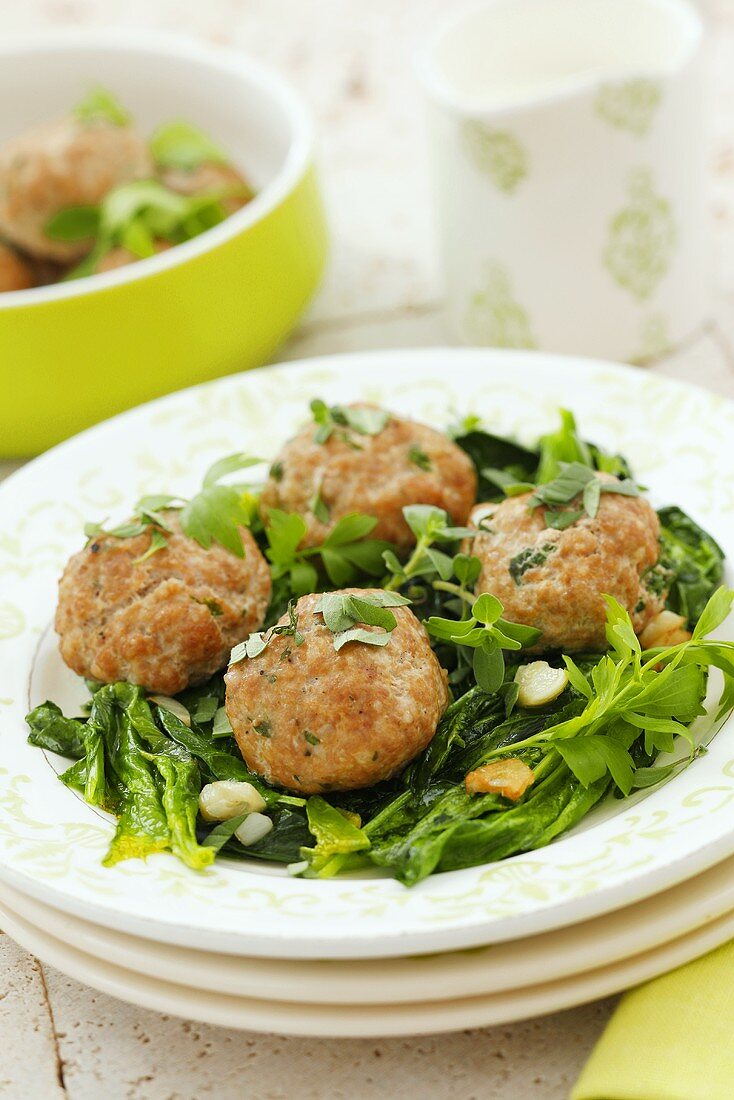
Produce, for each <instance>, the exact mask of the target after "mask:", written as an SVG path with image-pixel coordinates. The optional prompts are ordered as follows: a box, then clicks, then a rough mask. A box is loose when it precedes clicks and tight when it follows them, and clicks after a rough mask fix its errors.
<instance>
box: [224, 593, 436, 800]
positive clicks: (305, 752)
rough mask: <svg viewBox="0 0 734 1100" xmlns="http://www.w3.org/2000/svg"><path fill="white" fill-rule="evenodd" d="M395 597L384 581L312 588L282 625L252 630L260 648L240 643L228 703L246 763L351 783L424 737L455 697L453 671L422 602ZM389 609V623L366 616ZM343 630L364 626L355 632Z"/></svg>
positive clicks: (309, 784)
mask: <svg viewBox="0 0 734 1100" xmlns="http://www.w3.org/2000/svg"><path fill="white" fill-rule="evenodd" d="M390 600H393V601H394V602H395V604H397V603H398V602H399V603H404V602H405V601H404V600H401V598H400V597H391V596H390V595H388V594H387V593H385V592H383V591H382V590H374V591H373V590H360V589H346V590H344V591H343V592H338V593H327V594H325V595H319V594H318V593H314V594H312V595H308V596H302V597H301V599H300V600H299V601H298V603H297V604H296V607H295V610H294V614H293V616H292V618H291V619H290V620H289V617H288V616H284V617H283V618H282V619H281V620H280V623H279V624H278V627H277V628H276V629H277V630H279V631H280V633H274V632H273V633H268V634H266V635H265V636H264V637H263V638H262V639H260V638H257V639H250V640H249V641H248V643H247V650H248V652H252V654H253V655H252V656H246V655H241V654H238V653H235V654H234V657H235V659H236V658H238V657H239V658H240V659H239V660H236V663H233V664H232V665H231V666H230V668H229V671H228V672H227V674H226V676H225V681H226V684H227V697H226V707H227V714H228V716H229V720H230V723H231V725H232V729H233V730H234V735H235V737H236V738H237V743H238V745H239V747H240V751H241V753H242V755H243V757H244V759H245V761H246V763H247V765H248V767H250V768H251V769H252V770H253V771H255V772H257V773H258V774H259V775H261V776H263V777H264V778H265V779H267V780H268V781H269V782H271V783H275V784H277V785H278V786H281V787H290V788H292V789H294V790H297V791H303V792H304V793H307V794H315V793H319V792H324V791H329V790H352V789H355V788H359V787H368V786H370V785H371V784H373V783H378V782H380V780H383V779H387V778H389V777H390V776H392V775H394V774H395V773H396V772H398V771H400V769H401V768H402V767H404V765H405V764H407V763H408V761H409V760H411V759H412V758H413V757H414V756H415V755H416V754H417V753H419V752H420V751H421V750H422V749H424V748H425V747H426V745H427V744H428V742H429V741H430V740H431V738H432V737H433V734H434V733H435V731H436V726H437V724H438V721H439V719H440V717H441V715H442V714H443V712H444V710H445V708H446V704H447V701H448V689H447V677H446V672H445V670H444V669H442V668H441V666H440V665H439V663H438V661H437V660H436V657H435V656H434V653H433V651H432V649H431V647H430V644H429V641H428V635H427V634H426V631H425V629H424V627H423V626H422V624H421V623H420V622H419V621H418V619H417V618H416V617H415V615H414V614H413V612H412V611H411V610H410V609H409V608H408V607H404V606H395V605H393V606H390V607H385V606H384V602H386V601H387V602H389V601H390ZM324 601H327V602H326V603H325V602H324ZM355 601H356V603H355ZM360 601H361V602H360ZM372 601H374V602H372ZM365 605H366V606H365ZM386 611H387V613H388V622H387V625H388V626H389V625H390V623H389V619H390V618H392V617H393V616H394V618H393V622H394V627H393V628H392V630H389V631H387V632H386V631H385V628H384V627H380V626H378V625H376V624H375V623H374V622H373V623H372V625H367V624H366V623H365V621H364V619H360V617H361V616H362V615H364V617H365V619H366V618H369V619H372V620H374V619H375V618H378V617H379V618H382V617H383V616H384V612H386ZM335 628H337V629H335ZM341 628H344V629H341ZM344 630H346V631H350V630H352V631H354V630H356V631H357V632H358V633H357V635H354V636H352V638H353V640H348V639H346V638H345V634H344ZM365 634H367V635H369V636H373V637H379V638H380V641H381V642H383V643H384V644H369V643H368V642H365V641H364V640H362V639H363V638H364V636H365ZM263 641H266V642H267V644H266V645H265V646H264V648H261V647H262V642H263ZM253 642H255V644H254V645H253ZM337 645H338V646H339V648H338V649H337V648H336V647H337Z"/></svg>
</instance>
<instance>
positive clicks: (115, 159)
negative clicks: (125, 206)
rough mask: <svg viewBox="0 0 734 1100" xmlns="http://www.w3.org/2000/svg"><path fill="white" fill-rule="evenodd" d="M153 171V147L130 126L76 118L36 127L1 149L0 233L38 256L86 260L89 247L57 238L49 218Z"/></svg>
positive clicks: (63, 260) (90, 202) (91, 202)
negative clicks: (49, 227)
mask: <svg viewBox="0 0 734 1100" xmlns="http://www.w3.org/2000/svg"><path fill="white" fill-rule="evenodd" d="M152 174H153V163H152V161H151V157H150V153H149V151H148V147H147V145H146V143H145V141H144V139H143V138H142V137H141V136H140V135H139V134H137V133H136V132H135V131H134V130H133V129H132V128H131V127H130V126H116V125H114V124H113V123H110V122H107V121H105V120H104V119H99V120H98V119H95V120H93V121H87V122H81V121H78V120H77V119H75V118H71V117H69V118H64V119H62V120H60V121H58V122H54V123H51V124H48V125H44V126H39V127H37V128H36V129H35V130H31V131H29V132H27V133H25V134H22V135H20V136H19V137H17V138H16V139H15V140H13V141H10V142H8V143H7V144H6V145H4V146H3V147H2V149H1V150H0V235H1V236H3V237H4V238H5V239H6V240H7V241H8V242H10V243H11V244H13V245H16V246H17V247H18V248H20V249H22V250H23V251H25V252H27V253H28V254H29V255H30V256H35V257H38V258H39V259H47V260H56V261H58V262H59V263H70V262H72V261H74V260H78V259H81V257H82V256H84V255H85V254H86V253H87V252H88V251H89V249H90V247H91V242H89V241H58V240H52V239H51V238H50V237H48V236H47V235H46V232H45V226H46V224H47V222H48V221H49V219H50V218H51V217H52V216H53V215H54V214H56V213H58V211H59V210H62V209H64V208H66V207H70V206H87V205H90V206H94V205H97V204H98V203H99V202H101V200H102V199H103V198H104V197H105V195H106V194H107V193H108V192H109V191H111V190H112V188H113V187H116V186H118V184H121V183H128V182H130V181H131V180H140V179H148V178H150V177H151V176H152Z"/></svg>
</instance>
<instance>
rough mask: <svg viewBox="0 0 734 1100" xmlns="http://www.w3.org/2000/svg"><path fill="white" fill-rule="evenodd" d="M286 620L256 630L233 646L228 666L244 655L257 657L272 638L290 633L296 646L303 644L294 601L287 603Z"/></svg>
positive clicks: (240, 659) (234, 663) (241, 659)
mask: <svg viewBox="0 0 734 1100" xmlns="http://www.w3.org/2000/svg"><path fill="white" fill-rule="evenodd" d="M287 614H288V622H287V623H282V624H281V625H280V626H277V625H276V626H271V627H270V629H269V630H258V631H255V632H254V633H252V634H250V636H249V638H247V639H246V640H245V641H244V642H240V643H239V644H238V645H236V646H235V647H234V649H233V650H232V652H231V654H230V657H229V667H230V668H231V667H232V665H236V664H239V662H240V661H244V659H245V657H251V658H252V657H259V656H260V654H261V653H262V652H263V650H264V649H266V647H267V646H268V645H269V644H270V642H272V640H273V638H279V637H282V636H283V635H290V637H292V638H293V641H294V642H295V644H296V645H297V646H300V645H303V635H302V634H301V632H300V631H299V629H298V615H297V613H296V601H295V600H290V601H289V603H288V611H287Z"/></svg>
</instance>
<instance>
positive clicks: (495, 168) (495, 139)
mask: <svg viewBox="0 0 734 1100" xmlns="http://www.w3.org/2000/svg"><path fill="white" fill-rule="evenodd" d="M462 139H463V142H464V147H465V148H466V150H467V152H468V154H469V156H470V157H471V160H472V161H473V163H474V164H475V165H476V167H477V168H478V169H479V170H480V172H484V173H485V174H486V175H487V176H489V178H490V179H491V180H492V182H493V183H494V185H495V186H496V187H497V188H499V190H500V191H504V192H505V193H506V194H508V195H510V194H512V193H513V191H515V190H516V188H517V187H518V185H519V184H520V183H521V182H522V180H524V179H525V177H526V176H527V174H528V154H527V151H526V150H525V149H524V148H523V146H522V145H521V144H520V142H519V141H518V139H517V138H516V137H515V136H514V134H511V133H509V132H508V131H507V130H494V129H492V128H491V127H490V126H487V125H485V123H483V122H479V121H478V120H476V119H468V120H467V121H466V122H465V123H464V124H463V126H462Z"/></svg>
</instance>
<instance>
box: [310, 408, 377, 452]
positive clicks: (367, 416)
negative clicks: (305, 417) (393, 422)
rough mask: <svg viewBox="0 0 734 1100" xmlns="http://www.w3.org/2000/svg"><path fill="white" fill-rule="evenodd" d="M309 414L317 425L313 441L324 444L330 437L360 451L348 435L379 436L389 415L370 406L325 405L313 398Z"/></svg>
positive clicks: (358, 445) (358, 446)
mask: <svg viewBox="0 0 734 1100" xmlns="http://www.w3.org/2000/svg"><path fill="white" fill-rule="evenodd" d="M311 412H312V413H313V418H314V420H315V421H316V424H317V425H318V427H317V429H316V434H315V435H314V439H315V441H316V442H317V443H326V442H327V440H329V439H331V437H332V435H334V436H336V437H337V438H338V439H341V440H342V442H344V443H347V444H349V446H351V447H353V448H354V449H355V450H361V446H360V444H358V443H357V442H356V441H355V440H354V439H353V438H352V436H351V435H350V432H356V433H357V435H379V434H380V432H381V431H382V430H383V429H384V427H385V425H386V424H387V422H388V420H389V419H390V414H389V413H387V412H385V410H384V409H377V408H372V407H371V406H370V405H356V406H354V407H351V406H348V405H327V404H326V402H325V401H322V400H321V399H320V398H314V400H313V401H312V402H311Z"/></svg>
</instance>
